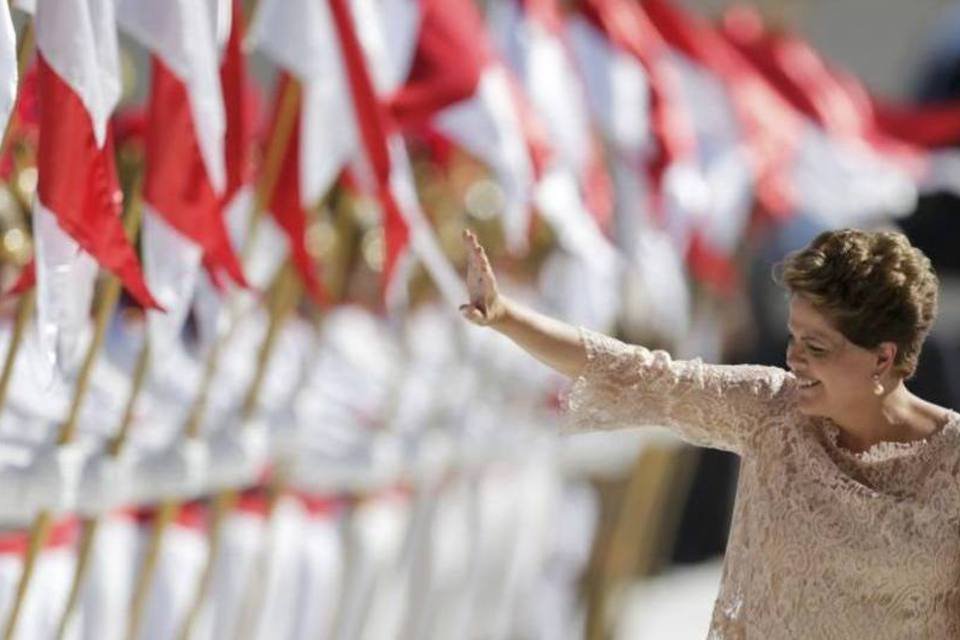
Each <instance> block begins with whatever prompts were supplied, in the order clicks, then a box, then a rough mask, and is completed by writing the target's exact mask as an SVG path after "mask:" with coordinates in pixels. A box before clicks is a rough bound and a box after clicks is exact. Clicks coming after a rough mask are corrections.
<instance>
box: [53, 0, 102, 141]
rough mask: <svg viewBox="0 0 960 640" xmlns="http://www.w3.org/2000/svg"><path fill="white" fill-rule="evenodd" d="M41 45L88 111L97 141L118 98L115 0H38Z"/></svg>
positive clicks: (54, 68) (57, 71) (58, 72)
mask: <svg viewBox="0 0 960 640" xmlns="http://www.w3.org/2000/svg"><path fill="white" fill-rule="evenodd" d="M35 25H36V34H37V48H38V49H39V51H40V53H42V54H43V57H44V59H45V60H46V61H47V64H49V65H50V67H51V68H52V69H53V70H54V71H56V73H57V75H59V76H60V77H61V78H63V80H64V81H65V82H66V83H67V84H68V85H69V86H70V88H72V89H73V90H74V92H75V93H76V94H77V95H78V96H79V97H80V100H81V101H82V102H83V104H84V106H86V108H87V111H89V112H90V117H91V119H92V121H93V132H94V135H95V136H96V140H97V144H98V145H99V146H103V143H104V141H105V139H106V135H107V121H108V120H109V119H110V114H111V113H113V110H114V108H115V107H116V106H117V103H118V102H119V100H120V89H121V87H120V57H119V56H120V53H119V49H118V44H117V29H116V16H115V12H114V4H113V0H38V1H37V6H36V18H35Z"/></svg>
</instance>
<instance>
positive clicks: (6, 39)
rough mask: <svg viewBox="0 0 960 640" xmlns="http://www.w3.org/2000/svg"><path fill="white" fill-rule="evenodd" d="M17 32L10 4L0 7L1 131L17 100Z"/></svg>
mask: <svg viewBox="0 0 960 640" xmlns="http://www.w3.org/2000/svg"><path fill="white" fill-rule="evenodd" d="M17 82H18V78H17V34H16V32H15V31H14V30H13V20H12V19H11V18H10V6H9V5H4V6H3V7H2V8H0V131H6V129H7V123H8V122H9V121H10V114H11V113H12V112H13V107H14V104H15V103H16V101H17Z"/></svg>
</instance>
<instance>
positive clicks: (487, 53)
mask: <svg viewBox="0 0 960 640" xmlns="http://www.w3.org/2000/svg"><path fill="white" fill-rule="evenodd" d="M419 4H420V10H421V13H422V17H421V21H420V31H419V34H418V38H417V43H416V50H415V53H414V57H413V62H412V65H411V68H410V74H409V77H408V78H407V80H406V81H405V83H404V84H403V86H402V87H400V88H399V90H398V91H397V92H396V93H395V94H394V95H393V96H392V97H391V100H390V110H391V113H392V114H393V116H394V117H395V118H396V119H397V121H398V122H399V123H400V125H401V126H403V127H404V128H409V129H422V128H423V127H425V126H427V125H429V126H430V127H432V128H434V129H435V130H437V131H439V132H440V133H442V134H443V135H444V136H446V137H447V138H449V139H451V140H453V141H454V142H455V143H457V144H458V145H460V146H462V147H463V148H464V149H466V150H467V151H469V152H470V153H472V154H473V155H475V156H477V157H478V158H480V159H481V160H482V161H483V162H485V163H486V164H488V165H489V166H490V167H491V168H492V169H493V171H494V173H495V174H496V177H497V180H498V182H499V183H500V185H501V188H502V189H503V191H504V213H503V216H504V217H503V226H504V231H505V233H506V238H507V243H508V245H509V246H510V247H512V248H513V249H514V250H517V251H519V250H522V249H523V248H524V247H525V246H526V242H527V234H528V230H529V229H528V227H529V223H530V210H531V198H532V197H533V193H534V192H533V189H534V184H535V182H536V180H537V178H538V177H539V174H540V172H541V171H542V170H543V168H544V166H545V161H546V157H547V155H548V153H549V150H548V145H547V142H546V135H545V132H544V131H543V130H542V128H540V127H541V125H540V124H539V122H538V121H537V119H536V117H535V116H534V111H533V109H532V107H531V106H530V105H529V104H528V103H526V98H525V96H524V95H523V93H522V92H521V91H520V90H519V87H518V82H517V80H516V78H514V77H513V75H512V74H511V72H510V70H509V69H508V68H507V67H506V65H504V63H503V62H502V61H501V60H499V59H498V57H497V55H496V52H495V50H494V47H493V44H492V42H491V40H490V36H489V34H488V32H487V28H486V24H485V23H484V21H483V18H482V16H481V15H480V13H479V12H478V10H477V8H476V7H475V6H474V4H473V2H471V0H420V2H419Z"/></svg>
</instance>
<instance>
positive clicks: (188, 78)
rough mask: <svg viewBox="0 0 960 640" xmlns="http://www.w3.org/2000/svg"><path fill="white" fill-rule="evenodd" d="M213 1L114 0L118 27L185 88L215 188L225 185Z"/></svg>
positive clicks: (224, 127) (224, 123) (199, 141)
mask: <svg viewBox="0 0 960 640" xmlns="http://www.w3.org/2000/svg"><path fill="white" fill-rule="evenodd" d="M218 2H219V0H172V1H170V2H156V1H155V0H120V4H119V6H118V8H117V19H118V20H119V23H120V26H121V27H122V28H123V29H124V30H125V31H127V32H128V33H129V34H130V35H131V36H133V37H134V38H135V39H136V40H138V41H139V42H140V43H142V44H143V45H144V46H145V47H146V48H147V49H148V50H150V51H151V52H152V53H153V54H154V55H156V56H157V57H158V58H160V60H161V61H162V62H163V64H164V65H166V66H167V67H168V68H169V69H170V71H171V72H172V73H173V74H174V75H176V76H177V77H178V78H179V79H180V80H181V81H182V82H183V83H184V85H185V86H186V88H187V95H188V97H189V100H190V110H191V112H192V115H193V122H194V131H195V132H196V135H197V143H198V144H199V146H200V154H201V156H202V157H203V163H204V166H205V167H206V170H207V176H208V177H209V179H210V184H211V185H212V186H213V188H214V190H215V191H218V192H219V191H222V190H223V189H224V186H225V184H226V167H225V162H224V156H223V153H224V151H223V137H224V133H225V132H226V115H225V113H224V107H223V94H222V92H221V89H220V68H219V67H220V63H219V47H218V45H217V43H216V34H215V31H214V30H215V28H216V27H215V25H214V24H213V23H212V22H211V19H210V18H211V14H212V9H214V8H216V5H217V3H218Z"/></svg>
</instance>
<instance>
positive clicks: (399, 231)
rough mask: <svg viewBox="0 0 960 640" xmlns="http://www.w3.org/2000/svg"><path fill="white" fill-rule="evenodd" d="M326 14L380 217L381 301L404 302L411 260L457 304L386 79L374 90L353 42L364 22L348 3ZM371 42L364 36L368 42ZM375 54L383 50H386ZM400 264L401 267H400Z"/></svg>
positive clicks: (460, 291)
mask: <svg viewBox="0 0 960 640" xmlns="http://www.w3.org/2000/svg"><path fill="white" fill-rule="evenodd" d="M330 9H331V15H332V18H333V22H334V25H335V29H336V32H337V36H338V40H339V43H340V52H341V55H342V56H343V58H342V59H343V66H344V71H345V72H346V77H347V84H348V86H349V89H350V94H351V97H352V106H353V112H354V114H355V117H356V124H357V128H358V132H359V139H360V143H361V148H362V149H363V154H362V157H363V159H364V160H365V162H366V165H367V166H368V167H369V169H370V171H371V173H372V174H373V178H374V181H375V186H376V193H377V197H378V200H379V201H380V204H381V208H382V211H383V226H384V258H385V260H384V270H383V275H384V292H385V296H386V300H387V302H388V304H389V305H390V306H394V307H396V306H397V305H399V304H401V303H402V302H405V300H404V299H405V296H404V295H403V292H404V291H405V284H406V280H407V276H406V274H405V273H403V271H405V268H401V267H409V266H410V263H411V261H412V259H413V257H414V256H416V257H417V258H419V259H420V260H421V261H422V262H423V265H424V267H425V268H426V270H427V272H428V273H429V274H430V276H431V278H432V279H433V282H434V284H435V285H436V287H437V289H438V290H439V291H440V293H441V295H443V296H444V297H445V298H446V299H447V301H448V302H449V303H451V304H457V302H456V301H458V300H462V299H463V297H464V296H465V295H466V291H465V289H464V286H463V283H462V282H461V280H460V277H459V276H458V275H457V273H456V272H455V271H454V270H453V268H452V267H451V266H450V263H449V262H448V261H447V259H446V257H445V256H444V255H443V252H442V250H441V249H440V247H439V246H438V245H437V242H436V238H435V236H434V234H433V230H432V229H431V228H430V225H429V222H428V221H427V219H426V216H425V215H424V213H423V211H422V210H421V208H420V203H419V198H418V196H417V192H416V187H415V185H414V182H413V172H412V170H411V168H410V165H409V158H408V157H407V151H406V147H405V144H404V142H403V139H402V137H401V136H400V132H399V130H398V129H397V125H396V124H395V122H394V120H393V118H392V117H391V115H390V113H389V111H388V109H387V104H386V102H385V100H384V98H383V97H382V96H383V95H384V94H385V93H386V92H387V90H389V89H391V88H393V87H392V86H390V85H391V84H392V83H391V79H390V78H389V77H387V78H384V79H382V80H381V84H382V85H386V86H382V87H378V86H376V84H375V80H374V77H373V74H372V73H371V71H370V65H369V63H368V57H367V54H366V53H365V52H364V49H363V48H361V44H360V39H359V36H358V31H359V28H358V27H357V25H358V24H360V23H361V19H362V17H363V16H361V15H357V14H353V13H352V12H351V8H350V5H348V4H347V0H330ZM388 20H389V17H388V18H386V19H384V20H383V21H381V24H383V25H384V26H386V24H387V22H388ZM368 24H369V23H368ZM386 33H387V30H386V29H384V30H383V31H381V32H380V34H381V35H385V34H386ZM372 36H373V34H368V38H372ZM380 42H384V40H383V39H381V40H380ZM375 46H376V45H374V47H375ZM380 48H381V50H384V49H386V45H381V47H380ZM397 78H398V76H394V79H397ZM408 247H409V248H408ZM408 251H409V253H408ZM401 261H403V262H405V264H404V265H401Z"/></svg>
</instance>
